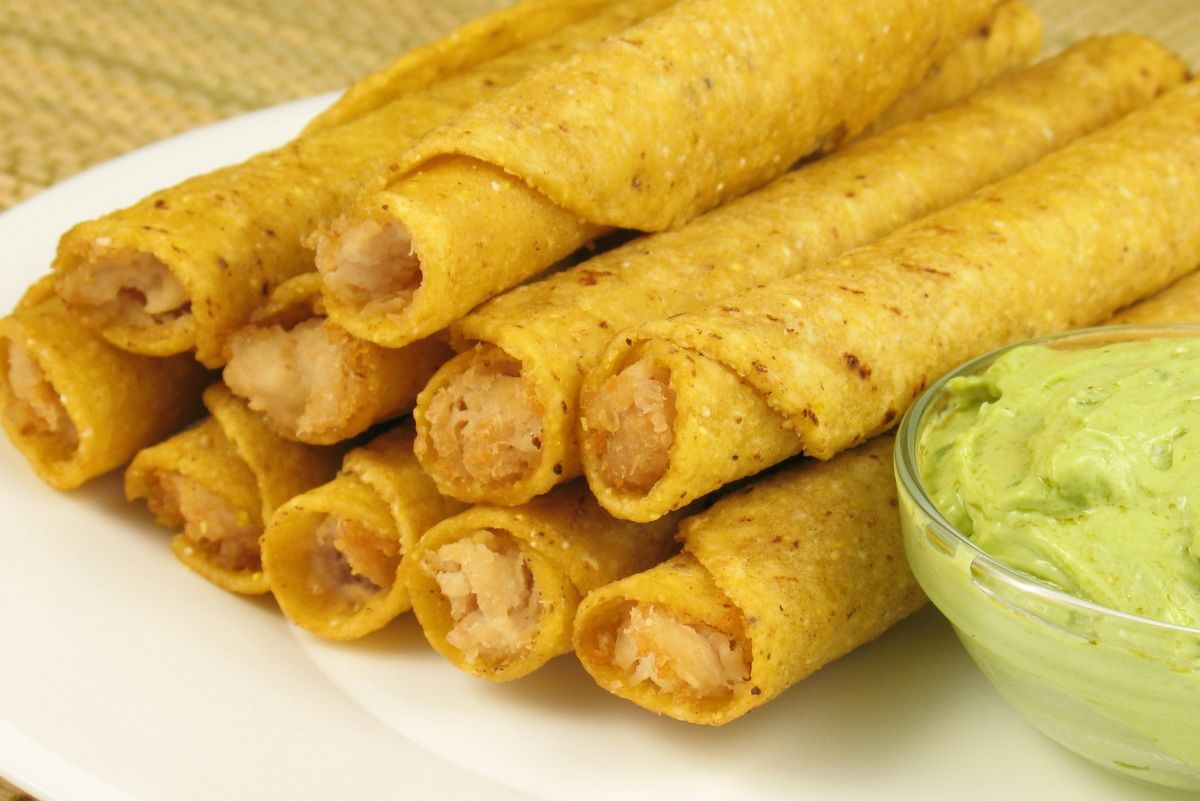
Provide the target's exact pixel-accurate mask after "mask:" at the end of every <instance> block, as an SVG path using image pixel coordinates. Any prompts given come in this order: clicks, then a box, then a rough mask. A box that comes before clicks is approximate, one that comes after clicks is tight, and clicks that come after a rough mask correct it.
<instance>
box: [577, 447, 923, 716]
mask: <svg viewBox="0 0 1200 801" xmlns="http://www.w3.org/2000/svg"><path fill="white" fill-rule="evenodd" d="M891 454H892V438H891V437H890V436H882V437H878V438H876V439H875V440H873V441H871V442H870V443H868V444H866V445H863V446H860V447H859V448H857V449H855V450H852V451H848V452H845V453H842V454H841V455H839V456H837V457H836V458H834V459H832V460H831V461H828V462H818V461H814V460H805V461H803V462H800V463H798V464H796V465H793V466H789V467H787V468H785V469H781V470H780V471H778V472H776V473H774V474H772V475H770V476H767V477H765V478H763V479H761V480H759V481H756V482H755V483H754V484H752V485H751V486H749V487H747V488H744V489H742V490H740V491H738V492H736V493H734V494H732V495H730V496H728V497H726V498H724V499H722V500H720V501H718V502H717V503H716V504H714V505H713V506H712V508H711V509H709V510H708V511H706V512H703V513H702V514H699V515H697V516H694V517H690V518H688V519H687V520H685V521H684V522H683V524H682V525H681V526H680V531H679V534H680V539H681V540H682V541H683V552H682V553H681V554H679V555H678V556H675V557H673V558H671V559H670V560H668V561H666V562H664V563H663V564H661V565H659V566H657V567H655V568H652V569H651V570H648V571H646V572H643V573H638V574H636V575H633V576H630V577H628V578H625V579H622V580H620V581H617V582H614V583H612V584H609V585H607V586H604V587H601V588H600V589H598V590H596V591H595V592H593V593H591V594H590V595H588V596H587V598H585V599H584V601H583V603H582V604H581V605H580V607H579V611H578V613H577V614H576V617H575V631H574V643H575V650H576V653H577V654H578V656H579V659H580V661H581V662H582V663H583V666H584V668H585V669H586V670H587V671H588V673H590V674H591V676H592V678H594V679H595V680H596V682H597V683H598V684H599V685H600V686H601V687H603V688H604V689H605V690H608V691H609V692H611V693H614V694H616V695H618V696H620V697H622V698H626V699H628V700H630V701H633V702H634V703H636V704H638V705H639V706H642V707H644V708H646V709H649V710H651V711H653V712H657V713H660V714H665V715H669V716H671V717H673V718H676V719H678V720H683V721H687V722H690V723H702V724H706V725H714V726H715V725H720V724H723V723H728V722H729V721H731V720H734V719H736V718H738V717H740V716H742V715H744V714H746V713H747V712H749V711H750V710H751V709H754V708H755V707H757V706H760V705H762V704H765V703H766V702H767V701H770V700H771V699H772V698H775V697H776V696H778V695H779V694H780V693H782V692H783V691H784V690H786V689H787V688H788V687H791V686H792V685H793V684H795V683H796V682H798V681H800V680H801V679H803V678H805V677H806V676H808V675H810V674H812V673H813V672H815V671H816V670H818V669H819V668H821V667H822V666H824V665H826V664H828V663H829V662H832V661H833V660H835V659H837V658H838V657H840V656H842V655H844V654H846V653H848V652H849V651H851V650H853V649H854V648H856V647H858V646H859V645H862V644H864V643H866V642H868V641H870V640H873V639H874V638H876V637H878V636H879V635H880V634H882V633H883V632H884V631H886V630H887V629H888V628H889V627H891V626H892V625H893V624H895V623H896V622H898V621H899V620H901V619H903V618H904V617H906V616H907V615H909V614H911V613H912V612H914V611H916V610H917V609H919V608H920V607H921V606H922V605H923V604H924V603H925V597H924V595H923V594H922V593H921V590H920V588H919V586H918V585H917V582H916V579H915V578H914V577H913V575H912V572H911V571H910V570H909V568H908V563H907V561H906V560H905V556H904V545H903V540H902V538H901V534H900V520H899V517H898V515H897V512H896V487H895V480H894V478H893V474H892V461H891Z"/></svg>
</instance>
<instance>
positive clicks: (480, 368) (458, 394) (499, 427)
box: [425, 348, 542, 486]
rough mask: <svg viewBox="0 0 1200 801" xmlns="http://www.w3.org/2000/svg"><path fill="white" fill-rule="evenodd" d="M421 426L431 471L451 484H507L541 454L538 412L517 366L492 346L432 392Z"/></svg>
mask: <svg viewBox="0 0 1200 801" xmlns="http://www.w3.org/2000/svg"><path fill="white" fill-rule="evenodd" d="M425 424H426V428H425V435H426V436H427V437H428V441H429V445H430V446H431V447H432V449H433V451H434V452H435V453H436V454H437V459H436V461H435V462H434V463H433V464H434V467H433V468H432V469H433V470H434V471H435V472H437V473H438V474H439V477H440V478H442V479H443V480H446V481H448V482H450V483H453V484H467V483H478V484H482V485H485V486H492V485H497V484H501V483H504V482H510V481H513V480H515V479H519V478H522V477H524V476H526V475H528V474H529V473H530V472H531V471H532V470H533V469H534V468H535V467H536V466H537V464H538V460H539V457H540V456H541V448H542V414H541V408H540V407H539V405H538V403H537V401H536V400H535V399H534V397H533V393H532V392H531V391H530V389H529V386H528V385H527V383H526V381H525V379H524V378H523V377H522V376H521V365H520V363H519V362H517V361H516V360H514V359H510V358H508V357H507V356H505V355H504V354H503V353H502V352H500V351H499V350H498V349H496V348H491V350H487V349H484V350H483V351H482V355H481V356H480V357H479V358H477V359H475V360H474V361H473V362H472V363H471V365H470V366H469V367H467V369H466V370H463V371H462V372H460V373H459V374H458V375H456V376H455V377H454V378H453V379H451V381H450V382H449V383H448V384H446V385H445V386H443V387H442V388H440V389H439V390H438V391H437V392H435V393H434V395H433V397H432V399H431V400H430V402H429V407H428V410H427V411H426V414H425Z"/></svg>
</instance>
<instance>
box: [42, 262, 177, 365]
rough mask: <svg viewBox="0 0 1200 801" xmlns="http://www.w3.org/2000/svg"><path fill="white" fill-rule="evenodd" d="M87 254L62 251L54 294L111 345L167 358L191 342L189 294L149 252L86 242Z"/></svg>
mask: <svg viewBox="0 0 1200 801" xmlns="http://www.w3.org/2000/svg"><path fill="white" fill-rule="evenodd" d="M86 249H87V251H88V252H87V253H86V254H81V253H71V254H66V256H67V257H68V258H71V257H73V258H71V262H72V264H73V265H74V266H73V269H71V270H69V271H67V272H63V273H61V275H60V277H59V280H58V286H57V288H58V294H59V296H60V297H62V299H63V300H64V301H65V302H66V303H67V305H68V306H69V307H70V308H71V310H72V311H73V312H74V313H75V314H77V315H78V316H79V317H80V318H81V319H82V320H83V321H84V322H85V323H87V324H88V325H89V326H90V327H91V328H93V329H95V330H96V331H99V332H100V333H101V334H103V335H104V337H105V338H106V339H108V340H109V341H110V342H112V343H113V344H114V345H116V346H118V347H120V348H123V349H125V350H129V351H133V352H135V353H141V354H144V355H147V356H169V355H171V354H175V353H182V352H183V351H186V350H189V349H191V348H192V347H193V346H194V344H195V321H194V320H193V318H192V315H191V306H192V301H191V293H190V292H189V291H188V289H187V287H186V286H185V285H184V283H183V282H182V281H181V280H180V279H179V277H177V276H176V275H175V274H174V273H173V272H172V271H171V269H170V268H169V267H167V265H166V264H165V263H164V262H163V261H162V260H161V259H159V258H158V256H156V255H155V254H154V253H153V252H149V251H145V250H139V249H134V248H129V247H113V246H112V245H111V242H109V241H105V240H103V239H99V240H89V241H88V242H87V248H86Z"/></svg>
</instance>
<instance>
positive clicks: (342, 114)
mask: <svg viewBox="0 0 1200 801" xmlns="http://www.w3.org/2000/svg"><path fill="white" fill-rule="evenodd" d="M612 3H613V0H521V1H520V2H517V3H513V4H512V5H509V6H507V7H505V8H501V9H498V10H497V11H494V12H492V13H491V14H487V15H485V16H482V17H480V18H478V19H475V20H471V21H470V22H468V23H466V24H465V25H463V26H462V27H460V28H458V29H457V30H455V31H452V32H451V33H449V34H448V35H446V36H443V37H442V38H440V39H437V40H435V41H433V42H430V43H429V44H427V45H423V46H421V47H417V48H415V49H413V50H410V51H408V52H407V53H404V54H403V55H401V56H400V57H398V58H397V59H396V60H395V61H393V62H392V63H391V64H389V65H387V66H386V67H384V68H383V69H382V70H379V71H378V72H374V73H371V74H370V75H367V76H366V77H364V78H361V79H359V80H357V81H355V82H354V85H353V86H351V87H350V88H349V89H347V90H346V91H345V92H344V93H343V94H342V95H341V96H340V97H339V98H338V99H337V100H336V101H334V103H333V104H332V105H331V106H330V107H329V108H327V109H325V110H324V111H322V112H321V113H320V114H318V115H317V116H316V117H314V118H313V119H312V120H311V121H310V122H309V123H308V125H306V126H305V128H304V133H305V134H311V133H313V132H315V131H319V130H323V129H326V128H332V127H334V126H336V125H344V124H345V123H347V122H350V121H351V120H354V119H357V118H358V117H361V116H363V115H364V114H369V113H370V112H372V111H374V110H375V109H377V108H379V107H380V106H384V105H386V104H388V103H390V102H391V101H392V100H394V99H395V98H397V97H399V96H400V95H403V94H407V93H409V92H414V91H419V90H421V89H423V88H424V87H426V86H429V85H430V84H432V83H436V82H437V81H441V80H445V79H446V78H447V77H450V76H453V75H456V74H459V73H462V72H466V71H468V70H471V69H474V68H476V67H478V66H480V65H481V64H483V63H485V62H487V61H490V60H492V59H496V58H499V57H501V56H503V55H505V54H506V53H508V52H510V51H512V50H515V49H518V48H520V47H524V46H525V45H528V44H531V43H533V42H535V41H536V40H538V39H543V38H546V37H548V36H551V35H553V34H555V33H556V32H558V31H559V30H561V29H562V28H564V27H566V26H568V25H571V24H573V23H576V22H579V21H580V20H582V19H585V18H587V17H588V16H591V15H593V14H595V13H596V12H598V11H599V10H600V9H602V8H603V7H605V6H607V5H611V4H612Z"/></svg>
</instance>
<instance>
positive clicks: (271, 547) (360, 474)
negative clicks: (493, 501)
mask: <svg viewBox="0 0 1200 801" xmlns="http://www.w3.org/2000/svg"><path fill="white" fill-rule="evenodd" d="M414 436H415V433H414V431H413V427H412V423H411V422H408V423H404V424H401V425H399V426H397V427H396V428H394V429H392V430H391V431H389V432H387V433H385V434H381V435H380V436H378V437H376V438H375V439H374V440H373V441H372V442H371V443H370V444H369V445H367V446H365V447H362V448H356V449H355V450H352V451H350V452H349V453H347V454H346V458H345V460H344V461H343V463H342V470H341V472H340V473H339V474H338V476H337V477H336V478H335V479H333V481H331V482H329V483H328V484H322V485H321V486H320V487H317V488H316V489H313V490H309V491H308V492H306V493H304V494H302V495H298V496H296V497H295V498H292V499H291V500H290V501H288V502H287V503H285V504H284V505H283V506H281V507H280V508H279V509H278V510H276V512H275V514H273V515H272V516H271V519H270V521H269V522H268V524H267V528H266V531H265V532H264V533H263V536H262V564H263V570H264V571H265V572H266V575H267V581H268V583H269V584H270V586H271V592H272V593H274V595H275V600H277V601H278V602H279V607H280V609H282V610H283V613H284V614H285V615H287V616H288V618H289V619H290V620H291V621H292V622H293V623H296V624H297V625H299V626H301V627H303V628H305V629H307V630H309V631H311V632H312V633H314V634H317V635H319V636H321V637H325V638H327V639H331V640H351V639H355V638H358V637H362V636H364V635H366V634H369V633H370V632H372V631H375V630H377V629H380V628H382V627H383V626H385V625H386V624H387V623H388V622H390V621H391V620H392V619H393V618H395V617H396V616H397V615H399V614H401V613H403V612H406V611H408V609H409V602H408V593H407V591H406V590H405V587H404V582H403V581H401V580H399V567H400V563H401V561H402V560H403V559H404V558H405V555H406V554H408V553H411V552H412V550H413V548H414V547H415V546H416V543H417V540H418V539H419V538H420V537H421V535H422V534H424V533H425V531H426V530H427V529H429V528H430V527H431V526H433V525H434V524H435V523H437V522H438V521H440V520H443V519H445V518H447V517H450V516H451V515H454V514H457V513H459V512H461V511H463V509H464V508H465V507H464V506H463V504H461V503H459V502H458V501H455V500H452V499H450V498H447V497H445V496H444V495H441V494H440V493H439V492H438V491H437V489H436V488H435V487H434V485H433V482H432V481H431V480H430V479H429V477H428V476H426V475H425V473H424V471H422V470H421V468H420V466H419V465H418V464H417V460H416V458H415V457H414V456H413V452H412V443H413V437H414Z"/></svg>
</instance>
